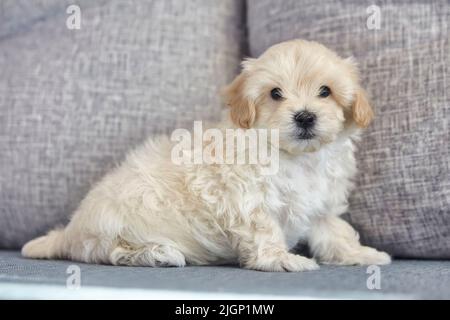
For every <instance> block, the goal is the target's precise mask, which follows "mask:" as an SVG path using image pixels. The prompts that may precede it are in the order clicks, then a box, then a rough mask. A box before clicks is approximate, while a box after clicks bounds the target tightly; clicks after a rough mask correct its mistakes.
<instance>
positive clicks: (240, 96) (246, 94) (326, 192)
mask: <svg viewBox="0 0 450 320" xmlns="http://www.w3.org/2000/svg"><path fill="white" fill-rule="evenodd" d="M224 95H225V98H226V101H227V104H228V105H229V107H230V117H229V118H230V119H229V120H225V121H224V122H223V123H221V124H219V125H218V127H220V128H222V129H223V128H226V127H229V128H263V129H278V130H279V146H280V153H279V170H278V172H277V173H276V174H272V175H263V174H261V165H254V164H253V165H250V164H248V165H237V164H235V165H220V164H213V165H206V164H197V165H178V164H175V163H173V161H171V151H172V148H173V147H174V142H172V141H171V140H170V139H169V138H168V137H159V138H153V139H150V140H148V141H147V142H146V143H145V144H144V145H142V146H141V147H140V148H138V149H137V150H134V151H132V152H131V153H130V154H129V155H128V157H127V158H126V160H125V161H124V163H123V164H122V165H121V166H120V167H118V168H116V169H115V170H114V171H112V172H111V173H109V174H108V175H106V176H105V177H104V178H103V179H102V180H101V181H100V182H99V183H98V184H97V185H96V186H95V187H94V188H93V189H92V190H91V191H90V192H89V193H88V195H87V196H86V198H85V199H84V200H83V201H82V203H81V205H80V207H79V208H78V210H77V211H76V212H75V213H74V215H73V217H72V219H71V221H70V223H69V224H68V225H67V226H66V227H65V228H61V229H57V230H54V231H51V232H50V233H48V234H47V235H45V236H43V237H40V238H37V239H35V240H32V241H30V242H29V243H27V244H26V245H25V246H24V247H23V249H22V254H23V255H24V256H25V257H30V258H47V259H50V258H67V259H73V260H78V261H84V262H90V263H107V264H114V265H131V266H152V267H155V266H184V265H185V264H191V265H205V264H219V263H230V262H231V263H232V262H239V263H240V264H241V266H243V267H245V268H249V269H255V270H264V271H303V270H312V269H317V268H318V265H317V263H316V261H315V260H314V259H308V258H306V257H303V256H300V255H296V254H294V253H290V252H289V250H290V249H291V248H292V247H293V246H295V245H296V244H297V242H298V241H303V242H307V243H308V245H309V247H310V249H311V252H312V253H313V255H314V258H315V259H316V260H318V261H319V262H322V263H331V264H339V265H355V264H356V265H364V264H387V263H389V262H390V257H389V256H388V255H387V254H386V253H384V252H379V251H377V250H375V249H373V248H369V247H365V246H362V245H361V244H360V243H359V239H358V234H357V233H356V232H355V231H354V229H353V228H352V227H351V226H350V225H349V224H348V223H347V222H345V221H343V220H342V219H341V218H339V215H341V214H342V213H344V212H345V211H346V210H347V197H348V195H349V192H350V191H351V188H352V181H351V180H352V178H353V177H354V175H355V173H356V163H355V158H354V151H355V146H354V143H353V139H354V138H357V136H358V133H359V128H363V127H366V126H367V125H368V124H369V123H370V121H371V120H372V117H373V113H372V109H371V107H370V105H369V104H368V101H367V99H366V95H365V93H364V91H363V89H362V88H361V86H360V83H359V79H358V72H357V68H356V66H355V64H354V62H353V61H352V60H351V59H342V58H340V57H339V56H337V55H336V54H335V53H334V52H332V51H330V50H328V49H327V48H325V47H324V46H322V45H320V44H318V43H315V42H309V41H303V40H295V41H288V42H284V43H280V44H278V45H275V46H273V47H271V48H270V49H268V50H267V51H266V52H265V53H264V54H263V55H261V56H260V57H259V58H257V59H248V60H246V61H244V62H243V70H242V73H241V74H240V75H239V76H238V77H237V78H236V79H235V80H234V81H233V82H232V83H231V84H230V85H229V86H228V87H227V88H226V89H225V90H224Z"/></svg>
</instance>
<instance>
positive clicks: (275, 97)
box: [270, 88, 283, 101]
mask: <svg viewBox="0 0 450 320" xmlns="http://www.w3.org/2000/svg"><path fill="white" fill-rule="evenodd" d="M270 96H271V97H272V99H273V100H275V101H279V100H281V99H283V94H282V93H281V89H280V88H274V89H272V91H270Z"/></svg>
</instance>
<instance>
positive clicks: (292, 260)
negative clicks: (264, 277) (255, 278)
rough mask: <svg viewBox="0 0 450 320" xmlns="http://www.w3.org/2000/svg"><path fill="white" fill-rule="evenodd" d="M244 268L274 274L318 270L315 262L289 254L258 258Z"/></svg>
mask: <svg viewBox="0 0 450 320" xmlns="http://www.w3.org/2000/svg"><path fill="white" fill-rule="evenodd" d="M245 267H246V268H249V269H254V270H260V271H275V272H283V271H288V272H298V271H308V270H317V269H319V265H318V264H317V263H316V261H315V260H313V259H308V258H305V257H303V256H299V255H296V254H292V253H289V252H284V253H282V254H276V255H265V256H262V257H259V258H258V259H257V260H256V261H254V262H253V263H249V264H246V266H245Z"/></svg>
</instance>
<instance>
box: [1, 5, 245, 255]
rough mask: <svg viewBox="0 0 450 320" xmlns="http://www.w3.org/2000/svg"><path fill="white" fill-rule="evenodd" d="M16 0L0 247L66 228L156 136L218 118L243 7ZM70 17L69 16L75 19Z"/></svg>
mask: <svg viewBox="0 0 450 320" xmlns="http://www.w3.org/2000/svg"><path fill="white" fill-rule="evenodd" d="M72 3H73V1H60V0H41V1H25V0H6V1H2V4H1V8H2V10H0V15H1V16H0V70H1V73H2V76H1V77H0V150H1V152H0V203H1V206H0V247H3V248H18V247H20V246H21V245H22V244H23V243H24V242H25V241H27V240H29V239H31V238H33V237H35V236H37V235H39V234H42V233H43V232H46V231H47V230H48V229H49V228H53V227H54V226H55V225H57V224H64V223H66V222H67V220H68V217H69V216H70V214H71V213H72V212H73V211H74V209H75V208H76V206H77V205H78V203H79V202H80V200H81V199H82V198H83V196H84V195H85V194H86V192H87V191H88V190H89V188H90V186H91V184H92V183H94V182H95V181H96V180H97V179H99V178H100V177H101V176H102V175H103V174H104V173H105V172H106V171H107V170H108V169H110V168H112V167H113V166H115V165H116V164H117V163H118V162H119V161H121V160H122V159H123V157H124V154H125V153H126V151H127V150H128V149H130V148H132V147H133V146H135V145H136V144H138V143H140V142H141V141H142V140H143V139H145V137H147V136H148V135H150V134H158V133H169V132H171V131H172V130H173V129H175V128H180V127H184V128H191V127H192V123H193V121H194V120H200V119H203V120H214V119H217V117H218V115H219V112H218V111H219V110H220V103H221V102H220V98H219V96H218V91H219V88H220V87H222V86H223V85H225V84H226V83H227V82H228V81H230V80H231V78H232V77H233V76H234V74H235V73H236V72H237V71H238V68H239V61H240V59H241V49H242V44H243V33H242V30H243V29H244V28H243V23H244V21H243V16H242V12H243V3H242V1H240V0H232V1H220V2H218V3H216V2H215V3H212V2H211V1H208V0H194V1H177V0H168V1H167V0H166V1H158V0H145V1H90V0H80V1H77V2H76V3H77V4H78V6H79V7H80V9H81V12H80V13H81V15H80V17H81V24H80V26H81V28H80V29H79V30H77V29H68V28H67V27H66V20H67V19H68V18H69V19H71V14H73V13H70V14H68V13H66V9H67V7H68V6H69V5H70V4H72ZM71 21H72V20H70V21H69V22H71Z"/></svg>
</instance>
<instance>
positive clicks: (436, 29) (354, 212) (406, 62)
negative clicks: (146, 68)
mask: <svg viewBox="0 0 450 320" xmlns="http://www.w3.org/2000/svg"><path fill="white" fill-rule="evenodd" d="M376 3H377V4H379V7H373V6H370V7H369V6H368V4H367V3H366V2H364V1H359V0H351V1H343V2H342V1H341V2H335V1H328V0H319V1H317V0H302V1H297V0H283V1H275V0H249V1H248V8H247V12H248V33H249V40H248V41H249V48H250V52H251V55H252V56H258V55H259V54H261V53H262V52H263V51H264V50H265V49H266V48H268V47H269V46H271V45H272V44H275V43H278V42H280V41H283V40H288V39H293V38H304V39H308V40H315V41H318V42H321V43H323V44H325V45H326V46H328V47H329V48H331V49H333V50H335V51H337V52H338V53H339V54H340V55H342V56H344V57H347V56H351V55H353V56H354V57H355V58H356V60H357V61H358V62H359V65H360V69H361V76H362V84H363V86H364V87H365V88H366V89H367V90H368V91H369V93H371V96H372V102H373V106H374V109H375V113H376V119H375V122H374V123H373V124H372V126H371V127H370V128H369V129H368V130H367V132H366V134H365V136H364V138H363V140H362V141H361V143H360V144H359V151H358V154H357V156H358V165H359V170H360V173H359V175H358V177H357V188H356V191H355V192H354V193H352V196H351V198H350V202H351V206H350V212H349V216H348V217H349V220H350V221H351V223H352V224H353V225H354V226H355V227H356V228H357V229H358V230H359V231H360V234H361V237H362V240H363V242H365V243H367V244H370V245H372V246H375V247H378V248H380V249H383V250H387V251H389V252H390V253H392V254H394V255H396V256H400V257H421V258H437V257H442V258H450V174H449V172H450V171H449V169H450V168H449V164H450V143H449V137H450V134H449V117H450V91H449V90H448V87H449V81H450V54H449V52H450V41H449V37H448V31H449V30H448V23H449V21H450V6H449V5H448V2H447V1H445V0H432V1H428V0H427V1H425V0H423V1H414V2H411V1H407V0H401V1H395V2H393V1H377V2H376ZM378 17H379V18H380V20H377V18H378ZM378 22H379V24H378ZM378 27H379V28H378Z"/></svg>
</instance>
